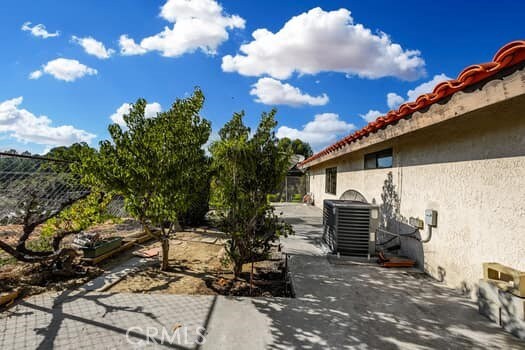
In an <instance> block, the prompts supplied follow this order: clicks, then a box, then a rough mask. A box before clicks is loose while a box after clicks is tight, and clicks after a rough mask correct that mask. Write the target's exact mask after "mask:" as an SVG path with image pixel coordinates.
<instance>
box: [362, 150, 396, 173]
mask: <svg viewBox="0 0 525 350" xmlns="http://www.w3.org/2000/svg"><path fill="white" fill-rule="evenodd" d="M391 167H392V148H389V149H385V150H382V151H379V152H374V153H369V154H365V169H383V168H391Z"/></svg>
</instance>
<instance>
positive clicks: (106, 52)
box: [71, 35, 115, 60]
mask: <svg viewBox="0 0 525 350" xmlns="http://www.w3.org/2000/svg"><path fill="white" fill-rule="evenodd" d="M71 40H72V41H73V42H74V43H76V44H79V45H80V46H82V47H83V48H84V51H86V53H87V54H89V55H93V56H95V57H97V58H100V59H103V60H104V59H107V58H110V57H111V55H113V54H114V53H115V50H113V49H107V48H106V47H105V46H104V44H103V43H101V42H100V41H98V40H95V39H94V38H92V37H90V36H87V37H84V38H79V37H77V36H74V35H73V36H72V37H71Z"/></svg>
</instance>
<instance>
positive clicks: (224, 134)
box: [210, 110, 291, 277]
mask: <svg viewBox="0 0 525 350" xmlns="http://www.w3.org/2000/svg"><path fill="white" fill-rule="evenodd" d="M275 114H276V111H275V110H272V111H271V112H269V113H263V114H262V117H261V121H260V123H259V126H258V128H257V130H256V132H255V134H254V135H253V137H251V138H250V129H249V128H248V127H247V126H245V125H244V123H243V117H244V113H243V112H241V113H235V114H234V115H233V118H232V119H231V120H230V121H229V122H228V123H226V124H225V125H224V127H223V128H222V129H221V130H220V131H219V136H220V140H219V141H216V142H214V143H213V144H212V146H211V147H210V151H211V153H212V158H213V169H214V174H215V176H214V180H213V181H214V183H213V189H214V194H213V196H214V202H215V203H217V204H218V206H219V208H220V209H222V210H223V218H222V219H223V222H222V226H223V229H224V231H225V232H227V234H228V235H229V238H230V239H229V240H228V243H227V247H226V251H227V253H228V256H229V258H230V259H231V261H232V263H233V265H234V274H235V277H239V275H240V273H241V271H242V266H243V264H245V263H248V262H251V263H252V267H253V262H254V260H255V259H257V258H258V257H262V256H265V255H266V254H267V253H268V251H269V249H270V243H271V242H273V241H274V240H275V239H276V238H277V237H279V235H281V234H287V233H289V232H291V228H290V226H289V225H286V224H284V223H283V222H282V221H280V220H279V219H278V217H277V216H276V215H275V214H274V211H273V208H272V207H271V206H269V205H268V203H267V200H266V196H267V194H268V193H270V192H271V191H273V190H274V189H275V188H276V187H277V186H278V185H279V184H280V183H281V182H282V180H283V178H284V176H285V174H286V170H287V166H288V154H287V153H283V152H281V150H280V149H279V147H278V143H277V139H276V138H275V133H274V129H275V127H276V125H277V122H276V121H275ZM251 276H253V274H251Z"/></svg>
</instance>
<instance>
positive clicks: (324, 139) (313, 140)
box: [276, 113, 355, 150]
mask: <svg viewBox="0 0 525 350" xmlns="http://www.w3.org/2000/svg"><path fill="white" fill-rule="evenodd" d="M354 129H355V125H354V124H351V123H347V122H345V121H344V120H341V119H340V118H339V115H338V114H335V113H323V114H317V115H316V116H315V117H314V120H313V121H310V122H308V123H306V124H305V125H304V126H303V129H302V130H299V129H294V128H290V127H287V126H281V127H280V128H279V129H278V130H277V134H276V136H277V137H278V138H283V137H288V138H290V139H292V140H293V139H301V140H303V141H305V142H308V143H309V144H310V145H311V146H312V147H313V148H314V150H319V149H321V148H323V147H325V146H327V145H329V144H331V143H334V142H335V141H337V139H339V138H340V137H341V136H344V135H347V134H348V133H350V131H352V130H354Z"/></svg>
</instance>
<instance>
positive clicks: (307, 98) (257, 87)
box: [250, 78, 329, 106]
mask: <svg viewBox="0 0 525 350" xmlns="http://www.w3.org/2000/svg"><path fill="white" fill-rule="evenodd" d="M250 95H253V96H256V97H257V98H256V99H255V101H256V102H259V103H264V104H266V105H289V106H300V105H310V106H324V105H325V104H327V103H328V101H329V98H328V96H327V95H326V94H322V95H320V96H311V95H309V94H305V93H303V92H301V90H300V89H299V88H297V87H295V86H292V85H290V84H283V83H282V82H280V81H279V80H276V79H273V78H261V79H259V80H258V81H257V82H256V83H255V84H253V85H252V90H251V91H250Z"/></svg>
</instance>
